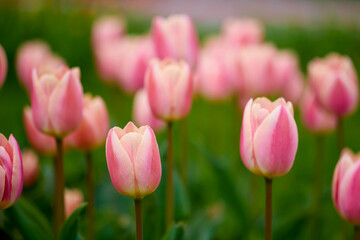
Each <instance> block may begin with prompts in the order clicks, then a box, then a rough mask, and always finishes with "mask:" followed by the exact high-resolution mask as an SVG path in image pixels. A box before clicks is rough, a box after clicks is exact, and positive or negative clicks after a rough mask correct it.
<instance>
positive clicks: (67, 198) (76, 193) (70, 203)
mask: <svg viewBox="0 0 360 240" xmlns="http://www.w3.org/2000/svg"><path fill="white" fill-rule="evenodd" d="M83 202H84V196H83V194H82V192H81V191H80V190H78V189H65V194H64V204H65V216H66V217H67V218H68V217H70V215H71V214H72V213H73V212H74V211H75V210H76V208H78V207H79V206H80V205H81V204H82V203H83Z"/></svg>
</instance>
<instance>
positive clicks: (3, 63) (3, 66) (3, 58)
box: [0, 45, 8, 88]
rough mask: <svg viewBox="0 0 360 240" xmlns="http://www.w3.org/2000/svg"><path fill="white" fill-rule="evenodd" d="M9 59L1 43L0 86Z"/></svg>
mask: <svg viewBox="0 0 360 240" xmlns="http://www.w3.org/2000/svg"><path fill="white" fill-rule="evenodd" d="M7 68H8V65H7V59H6V54H5V50H4V48H3V47H2V46H1V45H0V88H1V86H2V85H3V83H4V81H5V77H6V73H7Z"/></svg>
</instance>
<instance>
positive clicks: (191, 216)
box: [0, 2, 360, 240]
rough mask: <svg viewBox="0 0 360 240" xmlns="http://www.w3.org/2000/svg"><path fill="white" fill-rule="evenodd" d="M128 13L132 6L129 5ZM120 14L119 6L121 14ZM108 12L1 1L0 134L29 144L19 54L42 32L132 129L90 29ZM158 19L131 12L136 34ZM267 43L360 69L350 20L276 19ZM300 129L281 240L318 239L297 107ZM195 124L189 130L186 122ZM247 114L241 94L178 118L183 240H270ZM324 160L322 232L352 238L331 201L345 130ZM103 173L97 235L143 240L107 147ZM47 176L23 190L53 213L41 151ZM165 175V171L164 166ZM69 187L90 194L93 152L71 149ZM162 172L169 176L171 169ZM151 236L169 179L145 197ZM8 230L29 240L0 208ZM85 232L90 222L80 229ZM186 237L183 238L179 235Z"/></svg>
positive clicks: (158, 229)
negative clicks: (244, 126) (244, 122)
mask: <svg viewBox="0 0 360 240" xmlns="http://www.w3.org/2000/svg"><path fill="white" fill-rule="evenodd" d="M122 13H125V14H126V12H122ZM119 14H120V12H119ZM100 15H101V13H100V12H96V11H94V10H93V9H87V8H84V7H74V8H66V9H62V8H57V7H54V6H50V5H49V6H45V7H44V8H39V9H36V10H32V11H29V10H27V9H25V8H18V7H17V6H16V5H14V4H6V2H5V3H0V44H2V45H3V47H4V49H5V51H6V54H7V57H8V62H9V71H8V75H7V79H6V82H5V84H4V86H3V88H2V89H1V90H0V132H1V133H3V134H4V135H5V136H7V137H8V136H9V134H10V133H13V134H14V136H15V137H16V139H17V140H18V142H19V145H20V147H21V148H22V149H23V148H28V147H29V143H28V141H27V138H26V136H25V132H24V127H23V120H22V110H23V108H24V106H25V105H29V99H28V97H27V95H26V92H25V91H24V89H23V88H22V87H21V86H20V84H19V82H18V79H17V76H16V72H15V66H14V63H15V54H16V50H17V48H18V46H19V45H20V44H21V43H22V42H24V41H26V40H30V39H42V40H45V41H46V42H48V43H49V44H50V46H51V47H52V49H53V51H54V52H56V53H58V54H59V55H60V56H62V57H63V58H64V59H65V60H66V61H67V62H68V64H69V66H79V67H80V69H81V72H82V78H81V81H82V84H83V87H84V91H85V92H91V93H93V94H95V95H100V96H101V97H103V98H104V100H105V102H106V104H107V107H108V110H109V113H110V119H111V126H119V127H124V126H125V125H126V123H127V122H128V121H130V120H131V109H132V96H129V95H126V94H124V93H123V92H122V91H121V89H119V88H117V87H115V86H109V85H106V84H104V83H103V82H102V81H101V80H100V79H99V77H98V75H97V74H96V69H95V66H94V59H93V55H92V50H91V45H90V33H91V26H92V23H93V21H94V19H96V18H97V17H98V16H100ZM150 25H151V19H150V18H146V17H141V16H138V15H134V14H132V15H128V17H127V29H128V32H130V33H144V32H147V31H149V29H150ZM197 27H198V30H199V34H200V38H201V40H204V39H205V38H206V36H208V35H210V34H214V33H216V32H218V31H219V30H218V29H217V28H216V27H211V26H206V27H202V26H201V25H200V26H197ZM265 27H266V41H269V42H272V43H274V44H275V45H276V46H277V47H278V48H281V49H283V48H290V49H293V50H294V51H295V52H296V53H297V54H298V56H299V58H300V63H301V68H302V70H303V71H304V73H306V66H307V63H308V62H309V61H310V60H311V59H312V58H314V57H316V56H320V57H322V56H324V55H326V54H327V53H329V52H333V51H336V52H339V53H341V54H345V55H348V56H350V58H351V59H352V60H353V62H354V65H355V67H356V69H357V71H359V69H360V29H359V28H358V27H357V26H356V25H354V26H349V25H348V26H343V25H340V24H337V23H336V21H330V22H328V23H322V24H313V25H311V26H307V27H304V26H301V25H294V24H293V25H279V24H276V25H267V24H265ZM295 118H296V122H297V123H298V130H299V148H298V152H297V156H296V160H295V163H294V166H293V168H292V170H291V171H290V173H289V174H287V175H285V176H283V177H280V178H277V179H275V180H274V184H273V232H274V239H309V238H310V236H312V234H311V231H312V227H314V224H313V223H314V222H313V219H314V217H313V208H312V206H313V204H314V195H313V192H314V190H313V186H314V184H313V183H314V171H315V170H314V169H315V167H314V166H315V164H316V161H317V159H316V158H315V150H316V136H314V135H313V134H311V133H310V132H308V131H307V130H306V129H304V127H303V125H302V123H301V119H300V117H299V112H298V111H296V112H295ZM359 123H360V113H359V112H356V113H355V114H354V115H352V116H350V117H348V118H347V119H346V120H345V122H344V125H345V136H346V146H348V147H349V148H351V149H352V150H354V151H358V150H359V146H360V144H359V140H358V139H359V138H358V134H359V133H360V124H359ZM181 124H186V126H187V128H186V129H187V131H186V132H185V133H184V132H180V131H179V125H181ZM240 126H241V112H240V110H238V108H237V104H236V100H235V99H234V101H228V102H223V103H211V102H208V101H205V100H203V99H200V98H196V99H194V103H193V108H192V111H191V114H190V115H189V117H188V118H187V119H186V121H185V123H184V122H181V123H176V124H175V136H174V140H175V149H176V152H175V160H176V161H177V162H179V159H183V156H184V155H185V156H186V157H187V171H186V173H185V174H186V179H187V180H186V182H183V181H180V179H181V178H180V177H179V175H177V179H176V181H175V182H176V218H177V220H179V221H181V222H182V223H183V226H184V228H185V232H184V235H183V236H182V237H183V239H198V240H202V239H204V240H205V239H222V240H223V239H224V240H225V239H254V240H255V239H262V238H263V228H264V214H263V213H264V205H265V204H264V202H265V198H264V192H265V189H264V183H263V179H262V178H260V177H258V176H254V175H252V174H251V173H250V172H249V171H248V170H247V169H246V168H245V167H244V165H243V164H242V162H241V159H240V156H239V136H240ZM165 135H166V132H162V133H159V134H158V135H157V140H158V143H159V147H160V152H161V155H162V160H164V159H165V157H164V156H166V154H165V153H166V140H165ZM184 135H185V139H187V141H186V145H187V147H186V148H185V149H186V152H184V151H183V149H180V146H182V145H181V144H180V142H181V139H183V138H184ZM325 148H326V152H325V161H324V174H323V182H324V188H323V191H322V192H321V206H320V207H321V213H320V215H321V220H320V224H319V225H318V226H315V227H316V228H315V232H317V234H318V235H317V236H316V237H315V238H314V239H347V238H351V237H352V234H353V233H352V227H351V225H349V224H344V223H342V222H343V221H342V220H341V219H340V217H339V215H338V214H337V213H336V210H335V209H334V207H333V203H332V200H331V180H332V174H333V170H334V167H335V164H336V162H337V160H338V157H339V151H338V148H337V141H336V134H335V133H332V134H329V135H327V136H325ZM94 161H95V169H96V172H95V180H96V236H97V239H134V237H135V236H134V235H135V225H134V206H133V202H132V199H130V198H128V197H124V196H121V195H120V194H118V193H117V192H116V190H115V188H114V187H113V186H112V184H111V181H110V177H109V173H108V170H107V165H106V159H105V151H104V146H103V147H100V148H99V149H98V150H96V151H95V152H94ZM41 165H42V166H41V168H42V173H41V177H40V179H39V181H38V183H37V184H36V185H35V186H33V187H31V188H29V189H24V191H23V195H22V198H25V199H27V200H29V201H30V202H32V203H33V204H34V205H35V206H36V207H38V208H39V209H40V210H41V211H42V212H43V214H44V215H45V216H46V218H48V219H49V221H50V220H51V205H50V204H51V202H52V200H51V196H52V193H53V187H52V186H53V180H52V159H50V158H46V157H42V158H41ZM163 172H165V171H163ZM65 175H66V186H67V187H70V188H73V187H76V188H80V189H81V190H83V192H84V194H85V196H86V192H85V157H84V155H83V154H82V153H81V152H77V151H73V150H72V151H70V152H68V153H66V156H65ZM162 179H163V180H164V179H165V177H164V175H163V177H162ZM143 215H144V239H148V240H150V239H161V238H162V236H163V234H164V231H163V221H164V220H163V217H164V184H163V182H162V183H161V185H160V186H159V188H158V189H157V190H156V191H155V193H154V194H151V195H149V196H147V197H146V198H145V199H144V210H143ZM0 228H1V229H3V231H5V232H7V233H8V234H10V235H11V236H13V238H14V239H23V237H22V236H21V231H19V229H18V226H16V224H14V223H13V222H12V221H10V220H9V219H8V218H7V217H6V214H5V215H1V224H0ZM84 232H86V225H85V224H84V221H82V223H81V224H80V233H81V234H83V233H84ZM180 239H182V238H180Z"/></svg>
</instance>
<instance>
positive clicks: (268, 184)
mask: <svg viewBox="0 0 360 240" xmlns="http://www.w3.org/2000/svg"><path fill="white" fill-rule="evenodd" d="M265 189H266V196H265V240H271V239H272V179H270V178H265Z"/></svg>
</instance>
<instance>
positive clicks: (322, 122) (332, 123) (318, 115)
mask: <svg viewBox="0 0 360 240" xmlns="http://www.w3.org/2000/svg"><path fill="white" fill-rule="evenodd" d="M300 110H301V117H302V119H303V122H304V125H305V127H306V128H308V129H309V130H310V131H313V132H317V133H323V132H329V131H332V130H334V129H335V128H336V124H337V118H336V116H335V115H334V114H332V113H331V112H328V111H326V110H325V109H324V108H323V107H322V106H321V105H320V104H319V103H318V101H317V100H316V97H315V95H314V93H313V92H312V90H311V89H310V88H307V89H306V90H305V93H304V95H303V96H302V99H301V102H300Z"/></svg>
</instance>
